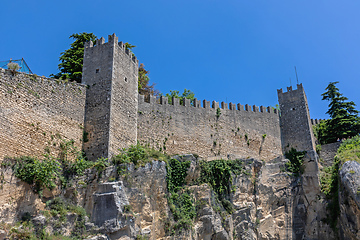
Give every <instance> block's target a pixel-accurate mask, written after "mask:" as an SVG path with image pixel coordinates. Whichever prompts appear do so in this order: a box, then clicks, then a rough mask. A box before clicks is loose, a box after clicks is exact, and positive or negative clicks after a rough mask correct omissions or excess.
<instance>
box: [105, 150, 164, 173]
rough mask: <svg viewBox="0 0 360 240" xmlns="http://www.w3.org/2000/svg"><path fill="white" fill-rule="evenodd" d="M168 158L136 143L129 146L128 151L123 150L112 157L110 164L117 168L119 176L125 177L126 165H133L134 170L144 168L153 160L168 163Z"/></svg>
mask: <svg viewBox="0 0 360 240" xmlns="http://www.w3.org/2000/svg"><path fill="white" fill-rule="evenodd" d="M168 158H169V157H168V156H167V155H166V154H164V153H162V152H160V151H157V150H155V149H152V148H149V147H145V146H142V145H140V144H139V143H137V144H136V145H131V146H130V147H129V148H128V149H126V148H124V149H122V150H121V153H120V154H118V155H115V156H113V158H112V163H113V164H114V165H116V166H117V173H118V175H120V176H126V175H127V174H126V169H127V167H126V164H129V163H133V164H134V165H135V168H138V167H141V166H145V164H146V163H149V162H151V161H152V160H153V159H154V160H159V161H165V162H167V161H168Z"/></svg>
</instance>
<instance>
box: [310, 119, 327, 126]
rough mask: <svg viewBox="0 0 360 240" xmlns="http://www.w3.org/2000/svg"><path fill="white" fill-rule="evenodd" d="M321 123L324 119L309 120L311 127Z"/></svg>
mask: <svg viewBox="0 0 360 240" xmlns="http://www.w3.org/2000/svg"><path fill="white" fill-rule="evenodd" d="M322 121H325V119H311V125H317V124H319V123H320V122H322Z"/></svg>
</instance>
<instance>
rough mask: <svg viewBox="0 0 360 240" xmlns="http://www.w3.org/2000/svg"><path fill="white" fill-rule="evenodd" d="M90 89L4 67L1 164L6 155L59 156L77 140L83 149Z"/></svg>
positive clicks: (0, 95) (1, 71)
mask: <svg viewBox="0 0 360 240" xmlns="http://www.w3.org/2000/svg"><path fill="white" fill-rule="evenodd" d="M85 94H86V86H85V85H82V84H75V83H64V82H62V81H60V80H55V79H51V78H45V77H39V76H36V75H28V74H25V73H16V74H15V75H13V74H12V72H11V71H10V70H5V69H1V68H0V161H2V160H3V158H4V157H5V156H22V155H32V156H42V155H43V154H44V153H46V152H48V153H51V154H52V155H54V156H57V155H58V154H59V151H58V149H59V144H60V143H61V142H62V141H63V140H70V139H73V140H74V141H75V146H77V147H78V148H80V149H81V147H82V137H83V126H84V113H85V112H84V110H85Z"/></svg>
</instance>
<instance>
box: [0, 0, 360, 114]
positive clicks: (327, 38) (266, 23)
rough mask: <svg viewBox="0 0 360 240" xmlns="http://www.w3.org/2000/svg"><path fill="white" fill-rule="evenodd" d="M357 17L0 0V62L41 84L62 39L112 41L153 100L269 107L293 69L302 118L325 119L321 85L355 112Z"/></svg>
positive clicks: (263, 5) (327, 7) (181, 4)
mask: <svg viewBox="0 0 360 240" xmlns="http://www.w3.org/2000/svg"><path fill="white" fill-rule="evenodd" d="M359 11H360V1H358V0H349V1H338V0H337V1H335V0H316V1H314V0H283V1H280V0H222V1H220V0H181V1H180V0H151V1H150V0H131V1H122V0H116V1H106V0H105V1H100V0H97V1H92V0H88V1H76V0H72V1H68V0H63V1H49V0H47V1H36V0H34V1H23V0H19V1H3V2H2V4H1V15H0V20H1V22H2V23H3V24H2V28H1V32H2V34H1V40H0V61H1V60H8V59H10V58H13V59H18V58H21V57H23V58H24V59H25V60H26V62H27V63H28V65H29V66H30V68H31V70H32V71H33V72H34V73H36V74H38V75H45V76H48V75H50V74H51V73H57V72H58V70H57V65H58V63H59V61H58V59H59V56H60V53H61V52H63V51H64V50H66V49H68V48H69V45H70V44H71V42H72V40H71V39H69V36H70V35H71V34H73V33H80V32H93V33H94V34H95V35H97V36H98V37H101V36H104V37H105V39H107V36H108V35H110V34H112V33H116V35H117V36H118V37H119V40H121V41H124V42H130V43H131V44H133V45H136V46H137V47H136V48H135V49H134V52H135V54H136V56H137V57H138V59H139V60H140V62H142V63H144V64H145V67H146V69H148V70H150V79H151V81H152V82H154V83H156V84H157V85H156V87H157V88H158V89H159V90H160V91H161V92H163V93H167V92H169V91H170V90H179V91H181V92H182V91H183V89H184V88H186V89H190V90H192V91H193V92H194V93H195V96H196V97H197V98H198V99H201V100H202V99H206V100H208V101H212V100H215V101H218V102H221V101H224V102H233V103H242V104H250V105H253V104H255V105H264V106H268V105H272V106H274V105H275V104H276V103H277V91H276V89H279V88H283V89H286V87H287V86H289V85H290V78H291V83H292V85H293V86H296V76H295V71H294V66H296V68H297V72H298V76H299V82H301V83H303V85H304V87H305V91H306V94H307V97H308V101H309V108H310V114H311V117H312V118H327V116H326V114H325V112H326V111H327V102H324V101H321V96H320V95H321V93H323V92H324V89H325V87H326V86H327V84H328V83H329V82H331V81H340V83H339V84H338V87H339V88H340V91H341V92H342V93H343V94H344V95H345V96H346V97H348V98H349V99H350V100H352V101H354V102H355V103H356V104H358V105H360V94H359V93H358V91H359V89H360V71H359V63H360V31H359V23H360V14H359ZM357 109H359V107H358V106H357Z"/></svg>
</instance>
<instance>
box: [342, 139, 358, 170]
mask: <svg viewBox="0 0 360 240" xmlns="http://www.w3.org/2000/svg"><path fill="white" fill-rule="evenodd" d="M337 157H338V158H339V160H341V163H342V164H343V163H344V162H346V161H357V162H358V163H360V136H359V135H357V136H355V137H353V138H350V139H347V140H345V141H343V143H342V144H341V145H340V147H339V149H338V152H337Z"/></svg>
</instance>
